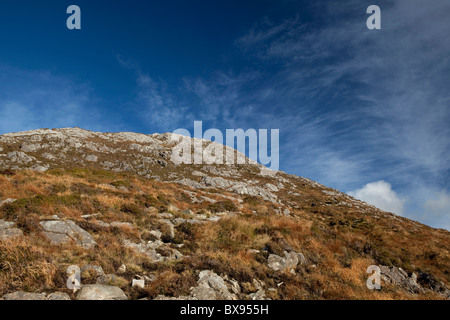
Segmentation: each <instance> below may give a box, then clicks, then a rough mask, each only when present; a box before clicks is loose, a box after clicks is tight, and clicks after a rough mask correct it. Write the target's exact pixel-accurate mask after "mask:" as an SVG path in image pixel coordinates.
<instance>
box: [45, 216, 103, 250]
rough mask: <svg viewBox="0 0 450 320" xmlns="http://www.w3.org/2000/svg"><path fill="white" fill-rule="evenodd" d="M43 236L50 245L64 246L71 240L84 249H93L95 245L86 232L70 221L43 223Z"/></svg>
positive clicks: (92, 238)
mask: <svg viewBox="0 0 450 320" xmlns="http://www.w3.org/2000/svg"><path fill="white" fill-rule="evenodd" d="M41 226H42V228H43V229H44V235H45V236H46V238H47V239H48V240H49V241H50V242H51V243H52V244H64V243H67V242H69V241H71V240H73V241H75V242H76V243H77V244H79V245H81V246H82V247H84V248H87V249H89V248H93V247H94V246H95V245H96V244H97V243H96V242H95V240H94V237H92V236H91V235H90V234H89V233H88V232H87V231H85V230H83V229H82V228H80V227H79V226H78V225H77V224H76V223H75V222H73V221H71V220H65V221H63V220H53V221H43V222H41Z"/></svg>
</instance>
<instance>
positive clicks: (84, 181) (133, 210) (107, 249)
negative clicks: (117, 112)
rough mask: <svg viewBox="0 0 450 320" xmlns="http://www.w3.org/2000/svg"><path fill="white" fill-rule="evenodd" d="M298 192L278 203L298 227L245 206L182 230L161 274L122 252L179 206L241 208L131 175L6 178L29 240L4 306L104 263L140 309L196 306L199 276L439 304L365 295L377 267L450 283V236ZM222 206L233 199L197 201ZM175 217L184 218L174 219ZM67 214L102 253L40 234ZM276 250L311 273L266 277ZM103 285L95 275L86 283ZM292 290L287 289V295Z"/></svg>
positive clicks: (3, 213)
mask: <svg viewBox="0 0 450 320" xmlns="http://www.w3.org/2000/svg"><path fill="white" fill-rule="evenodd" d="M296 183H297V186H298V188H297V190H296V192H298V194H299V195H296V196H295V195H291V194H279V197H280V198H281V199H283V200H284V202H285V203H286V202H287V201H289V202H291V203H294V204H295V206H296V207H297V209H292V208H291V214H292V216H291V217H284V216H280V215H276V214H274V206H273V204H271V203H267V202H263V201H261V200H259V199H257V198H252V197H243V200H244V207H243V208H242V209H240V210H239V212H238V214H237V215H234V216H231V217H228V218H224V219H222V220H221V221H219V222H210V223H207V224H203V225H188V224H184V225H181V226H180V227H178V228H177V232H176V235H177V236H176V237H175V240H174V242H176V243H184V247H183V248H182V249H180V251H181V252H182V253H183V254H184V255H186V256H188V257H186V258H185V259H183V260H181V261H176V262H170V263H157V264H155V263H151V262H150V261H149V260H148V258H147V257H146V256H144V255H141V254H139V253H136V252H134V251H133V250H130V249H127V248H124V247H123V246H122V245H121V241H122V240H124V239H130V240H135V241H138V240H140V239H143V240H147V239H148V237H149V233H148V231H150V230H152V229H155V228H157V227H158V219H157V218H156V213H158V212H168V211H169V210H170V205H171V204H172V205H175V206H177V207H178V208H179V209H188V208H189V209H191V210H192V211H194V212H201V213H206V214H208V212H210V211H216V210H218V211H221V210H222V209H224V208H225V209H235V208H236V205H237V203H232V202H230V201H223V200H221V201H220V202H219V204H216V205H213V206H211V205H208V203H202V204H192V203H190V197H189V196H188V195H187V194H186V193H185V192H183V190H190V189H189V188H187V187H184V186H182V185H178V184H169V183H163V182H158V181H155V180H148V179H144V178H141V177H139V176H137V175H133V174H116V173H111V172H105V171H96V170H88V169H72V170H51V171H49V172H46V173H33V172H28V171H20V172H14V171H5V172H2V173H1V174H0V199H5V198H15V199H19V200H18V201H16V202H15V203H13V204H8V205H4V206H3V207H2V208H1V209H0V219H5V220H8V221H16V222H17V224H18V225H19V227H20V228H21V229H22V230H23V231H24V232H25V237H23V238H21V239H18V240H15V241H11V242H0V296H1V295H3V294H6V293H9V292H12V291H17V290H24V291H29V292H41V291H48V292H53V291H65V292H67V290H66V289H65V288H66V285H65V282H66V275H65V270H66V268H67V267H68V266H69V265H72V264H76V265H79V266H83V265H86V264H88V263H90V264H97V265H100V266H102V267H103V269H104V270H105V272H106V273H115V270H117V268H118V267H119V266H120V265H122V264H126V265H127V267H128V269H127V273H125V274H123V275H121V278H119V280H118V281H117V283H116V284H117V285H119V286H121V287H122V288H123V289H124V290H125V291H126V292H127V293H128V294H129V295H131V296H132V297H134V298H138V297H144V296H148V297H150V298H152V297H155V296H156V295H158V294H165V295H169V296H178V295H186V294H188V293H189V288H190V287H191V286H193V285H194V284H195V282H196V280H197V274H196V271H197V270H204V269H212V270H214V271H216V272H217V273H218V274H222V275H228V276H229V277H230V278H234V279H236V280H238V281H239V282H240V283H241V286H242V287H243V291H244V292H247V293H250V292H252V291H254V290H255V288H253V285H252V280H253V279H259V280H262V281H264V282H265V283H266V284H267V286H268V287H274V288H278V291H277V292H274V293H271V294H272V296H271V298H274V299H354V298H359V299H434V298H440V297H439V296H438V295H437V294H435V293H431V292H428V293H427V294H422V295H412V294H409V293H407V292H405V291H402V290H400V289H399V288H397V287H395V286H393V285H385V286H384V287H383V290H381V291H380V292H375V291H370V290H368V289H367V288H366V286H365V281H366V279H367V275H366V273H365V271H366V268H367V267H368V266H369V265H371V264H382V265H388V266H391V265H393V266H397V267H402V268H403V269H404V270H406V271H408V272H413V271H415V272H418V271H419V270H421V271H424V272H427V273H431V274H433V275H434V276H435V277H437V278H438V279H440V280H441V281H443V282H444V283H445V284H446V285H447V286H448V285H449V284H450V274H449V271H450V254H449V250H450V236H449V235H450V234H449V232H447V231H445V230H436V229H432V228H430V227H427V226H424V225H421V224H418V223H416V222H413V221H410V220H408V219H404V218H398V217H394V216H393V215H391V214H387V213H382V214H380V212H379V211H378V210H375V209H373V212H371V211H370V209H365V210H361V209H360V208H357V207H343V206H340V205H338V203H339V202H340V201H339V199H335V202H336V203H333V201H332V202H331V203H330V199H329V197H327V196H325V195H324V194H323V193H322V192H320V190H319V189H318V188H315V187H314V186H312V185H308V184H302V183H300V182H296ZM191 191H195V192H198V193H200V194H204V195H207V196H208V197H210V198H215V197H216V198H217V199H219V198H220V197H219V195H220V194H221V193H224V191H218V190H216V191H215V192H216V194H215V193H212V192H211V190H209V191H208V192H206V190H205V191H198V190H191ZM97 212H100V213H102V220H103V221H105V222H113V221H121V222H130V223H132V224H133V228H129V227H122V228H117V227H116V228H101V227H99V226H98V225H97V224H95V220H89V221H86V220H85V219H83V218H82V217H81V215H85V214H93V213H97ZM172 213H174V214H175V215H181V216H182V213H176V212H172ZM55 214H56V215H60V216H64V217H66V218H69V219H72V220H74V221H77V223H78V224H79V225H80V226H81V227H83V228H84V229H85V230H87V231H88V232H89V233H91V234H92V235H94V237H95V239H96V241H97V243H98V247H97V248H95V249H93V250H83V249H81V248H79V247H77V246H76V245H74V244H67V245H64V246H52V245H50V244H49V243H48V242H47V241H46V240H45V238H44V237H43V236H42V235H41V233H40V230H39V221H40V220H41V219H44V218H47V219H49V218H50V217H51V216H52V215H55ZM264 247H268V248H269V249H270V251H272V252H274V253H281V252H282V251H283V249H285V248H288V247H291V248H293V249H294V250H295V251H298V252H303V253H304V255H305V256H306V257H307V259H308V262H309V263H308V266H299V267H298V268H297V270H296V274H295V275H293V274H290V273H280V272H275V271H273V270H271V269H269V268H268V267H267V263H266V258H267V254H265V253H259V254H255V253H252V252H249V249H257V250H261V249H262V248H264ZM136 274H141V275H142V274H147V275H150V274H151V275H154V276H155V277H156V280H155V281H154V282H153V283H151V284H150V285H149V286H148V287H146V289H145V290H137V289H133V290H132V289H131V288H130V285H129V281H130V280H131V279H132V278H133V276H135V275H136ZM90 281H94V278H93V277H91V276H90V275H85V279H84V280H83V283H85V284H86V283H89V282H90ZM280 283H283V284H282V285H280V286H278V284H280Z"/></svg>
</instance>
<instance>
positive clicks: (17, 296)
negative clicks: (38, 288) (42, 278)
mask: <svg viewBox="0 0 450 320" xmlns="http://www.w3.org/2000/svg"><path fill="white" fill-rule="evenodd" d="M3 299H4V300H18V301H24V300H70V296H69V295H68V294H67V293H63V292H54V293H50V294H49V295H46V294H45V293H29V292H23V291H17V292H13V293H9V294H7V295H4V296H3Z"/></svg>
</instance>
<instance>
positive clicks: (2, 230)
mask: <svg viewBox="0 0 450 320" xmlns="http://www.w3.org/2000/svg"><path fill="white" fill-rule="evenodd" d="M14 226H15V223H14V222H8V221H4V220H0V241H2V240H10V239H14V238H18V237H21V236H23V232H22V230H20V229H17V228H14Z"/></svg>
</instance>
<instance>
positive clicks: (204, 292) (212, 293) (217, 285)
mask: <svg viewBox="0 0 450 320" xmlns="http://www.w3.org/2000/svg"><path fill="white" fill-rule="evenodd" d="M191 296H192V297H194V298H197V299H199V300H235V299H236V296H235V295H234V294H232V293H230V291H228V287H227V285H226V283H225V281H224V280H223V279H222V278H221V277H220V276H219V275H217V274H216V273H214V272H213V271H210V270H204V271H202V272H200V275H199V279H198V282H197V286H196V287H194V288H191Z"/></svg>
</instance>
